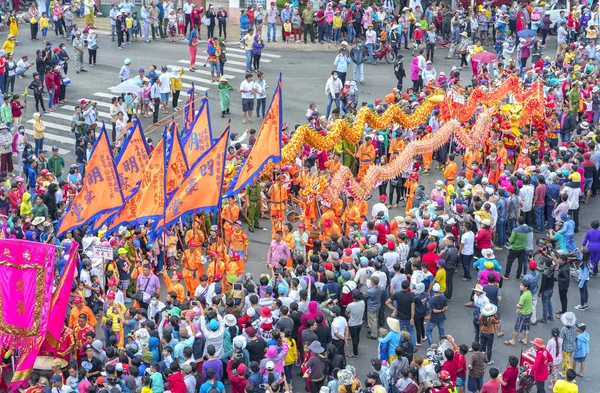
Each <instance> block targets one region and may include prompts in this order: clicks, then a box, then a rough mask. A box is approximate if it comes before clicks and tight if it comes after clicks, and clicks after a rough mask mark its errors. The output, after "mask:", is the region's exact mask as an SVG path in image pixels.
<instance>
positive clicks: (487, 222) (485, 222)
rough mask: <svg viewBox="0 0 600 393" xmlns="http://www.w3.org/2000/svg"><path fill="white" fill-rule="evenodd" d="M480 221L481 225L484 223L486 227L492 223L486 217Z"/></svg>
mask: <svg viewBox="0 0 600 393" xmlns="http://www.w3.org/2000/svg"><path fill="white" fill-rule="evenodd" d="M481 223H482V224H483V225H485V226H486V227H489V226H490V225H492V223H491V221H490V219H489V218H486V219H484V220H482V221H481Z"/></svg>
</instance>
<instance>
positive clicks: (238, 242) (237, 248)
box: [229, 221, 248, 272]
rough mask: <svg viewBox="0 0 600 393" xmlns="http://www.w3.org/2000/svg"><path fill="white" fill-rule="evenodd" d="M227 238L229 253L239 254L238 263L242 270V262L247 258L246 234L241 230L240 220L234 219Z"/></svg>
mask: <svg viewBox="0 0 600 393" xmlns="http://www.w3.org/2000/svg"><path fill="white" fill-rule="evenodd" d="M229 238H230V240H229V255H234V253H235V254H237V255H239V257H240V262H239V264H241V266H242V272H243V271H244V269H243V266H244V265H243V263H245V262H246V261H247V260H248V235H246V233H245V232H244V231H243V230H242V222H241V221H236V222H234V223H233V228H232V230H231V234H230V237H229ZM234 259H235V258H234Z"/></svg>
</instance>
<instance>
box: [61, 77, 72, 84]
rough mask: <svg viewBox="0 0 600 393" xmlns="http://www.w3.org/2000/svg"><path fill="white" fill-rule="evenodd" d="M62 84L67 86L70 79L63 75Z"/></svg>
mask: <svg viewBox="0 0 600 393" xmlns="http://www.w3.org/2000/svg"><path fill="white" fill-rule="evenodd" d="M62 83H63V85H65V86H68V85H70V84H71V79H69V77H68V76H66V77H64V78H63V80H62Z"/></svg>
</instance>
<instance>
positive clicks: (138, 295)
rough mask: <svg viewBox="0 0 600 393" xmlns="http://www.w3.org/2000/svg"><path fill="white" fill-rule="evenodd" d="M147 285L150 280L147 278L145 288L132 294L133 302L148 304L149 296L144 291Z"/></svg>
mask: <svg viewBox="0 0 600 393" xmlns="http://www.w3.org/2000/svg"><path fill="white" fill-rule="evenodd" d="M149 284H150V279H149V278H148V281H146V286H145V287H144V290H143V291H135V293H134V294H133V298H134V299H135V300H137V301H138V302H143V303H148V300H150V295H148V294H147V293H146V289H147V288H148V285H149Z"/></svg>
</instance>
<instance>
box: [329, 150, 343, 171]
mask: <svg viewBox="0 0 600 393" xmlns="http://www.w3.org/2000/svg"><path fill="white" fill-rule="evenodd" d="M341 167H342V155H341V154H340V153H333V154H332V156H331V158H330V159H329V160H327V162H326V163H325V168H327V169H329V173H330V174H331V176H333V175H334V174H335V173H336V172H337V171H338V170H339V169H340V168H341Z"/></svg>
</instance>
